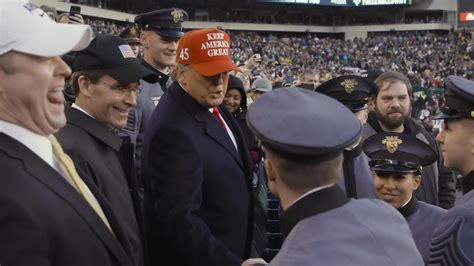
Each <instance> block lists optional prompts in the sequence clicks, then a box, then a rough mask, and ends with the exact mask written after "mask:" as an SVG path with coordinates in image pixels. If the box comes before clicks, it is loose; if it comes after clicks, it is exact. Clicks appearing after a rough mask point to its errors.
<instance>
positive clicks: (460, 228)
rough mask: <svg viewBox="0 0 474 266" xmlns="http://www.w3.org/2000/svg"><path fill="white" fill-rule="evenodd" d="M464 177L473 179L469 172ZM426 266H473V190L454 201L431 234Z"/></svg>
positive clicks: (473, 175)
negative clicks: (427, 264) (454, 203)
mask: <svg viewBox="0 0 474 266" xmlns="http://www.w3.org/2000/svg"><path fill="white" fill-rule="evenodd" d="M464 178H471V179H472V178H474V172H471V173H470V174H469V175H468V176H466V177H464ZM429 265H441V266H448V265H474V191H472V190H471V191H470V192H469V193H467V194H466V195H464V196H463V197H462V198H461V199H459V200H458V201H457V202H456V205H455V206H454V207H453V208H452V209H450V210H448V211H447V212H446V214H445V215H443V217H441V219H440V220H439V222H438V224H437V226H436V229H435V231H434V233H433V237H432V240H431V247H430V259H429Z"/></svg>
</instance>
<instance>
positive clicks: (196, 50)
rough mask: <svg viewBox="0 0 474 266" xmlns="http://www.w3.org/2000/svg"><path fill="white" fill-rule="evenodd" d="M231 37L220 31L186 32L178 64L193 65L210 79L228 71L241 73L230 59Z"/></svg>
mask: <svg viewBox="0 0 474 266" xmlns="http://www.w3.org/2000/svg"><path fill="white" fill-rule="evenodd" d="M230 52H231V49H230V37H229V35H227V33H225V32H224V31H222V30H219V29H202V30H193V31H189V32H186V33H185V34H184V35H183V37H182V38H181V40H180V41H179V45H178V54H177V56H176V62H177V63H178V64H183V65H191V67H192V68H193V69H194V70H196V71H197V72H198V73H199V74H201V75H203V76H206V77H209V76H214V75H217V74H220V73H222V72H226V71H231V70H235V71H240V69H239V68H238V67H237V66H236V65H235V64H234V63H233V62H232V59H231V57H230Z"/></svg>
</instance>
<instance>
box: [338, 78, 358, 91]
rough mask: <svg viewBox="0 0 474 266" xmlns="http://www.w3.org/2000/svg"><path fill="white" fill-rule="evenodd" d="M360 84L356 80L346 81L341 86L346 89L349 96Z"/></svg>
mask: <svg viewBox="0 0 474 266" xmlns="http://www.w3.org/2000/svg"><path fill="white" fill-rule="evenodd" d="M358 84H359V83H358V82H357V81H356V80H355V79H345V80H344V81H343V82H341V86H342V87H344V90H345V91H346V92H347V93H348V94H351V93H352V92H353V91H354V88H355V86H357V85H358Z"/></svg>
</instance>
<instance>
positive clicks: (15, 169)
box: [0, 0, 134, 266]
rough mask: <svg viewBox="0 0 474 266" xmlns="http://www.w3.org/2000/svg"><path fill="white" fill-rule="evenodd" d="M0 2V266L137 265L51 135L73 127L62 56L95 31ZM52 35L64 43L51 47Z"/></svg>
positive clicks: (96, 195)
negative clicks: (66, 103)
mask: <svg viewBox="0 0 474 266" xmlns="http://www.w3.org/2000/svg"><path fill="white" fill-rule="evenodd" d="M1 5H2V8H1V9H0V35H1V36H2V38H1V39H0V169H1V171H2V172H1V174H0V210H1V211H0V264H2V265H9V266H26V265H41V266H50V265H62V266H76V265H77V266H84V265H117V266H118V265H123V266H132V265H134V264H133V262H132V259H131V256H130V247H129V245H128V242H127V241H126V239H125V238H124V233H123V230H122V228H121V226H120V223H119V221H118V219H117V218H116V217H115V215H114V213H113V211H112V210H111V208H110V207H109V205H108V203H107V201H106V200H105V198H104V197H103V196H102V194H101V193H100V192H99V191H98V190H97V188H96V187H95V186H94V185H93V184H91V183H90V182H88V179H87V176H85V175H84V174H83V173H81V172H79V173H78V172H77V171H76V169H75V167H74V164H73V162H72V161H71V160H70V158H69V157H68V156H67V155H65V154H64V153H63V152H62V149H61V147H60V146H59V144H58V143H57V141H56V139H55V138H54V137H53V136H52V135H51V134H53V133H56V132H57V131H58V130H59V129H60V128H62V127H63V126H64V125H65V123H66V117H65V115H64V97H63V94H62V89H63V87H64V80H65V77H66V76H68V75H69V74H70V73H71V70H70V69H69V67H68V66H67V65H66V64H65V63H64V61H62V60H61V58H60V57H59V56H60V55H62V54H65V53H67V52H69V51H75V50H81V49H84V48H85V47H87V45H88V44H89V42H90V39H91V35H92V31H91V29H90V27H89V26H85V25H67V24H57V23H55V22H54V21H52V20H50V19H49V17H48V16H47V15H46V14H45V13H44V12H43V11H42V10H41V9H39V8H37V7H36V6H34V5H32V4H31V3H29V2H27V1H19V0H6V1H2V4H1ZM16 20H20V21H22V23H21V24H19V23H11V22H12V21H16ZM34 36H38V37H34ZM53 36H62V37H64V39H63V40H62V41H61V42H57V43H55V45H54V46H51V42H50V40H51V38H52V37H53Z"/></svg>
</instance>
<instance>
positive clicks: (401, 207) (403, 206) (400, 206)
mask: <svg viewBox="0 0 474 266" xmlns="http://www.w3.org/2000/svg"><path fill="white" fill-rule="evenodd" d="M412 197H413V194H412V195H411V196H410V198H409V199H408V200H407V202H405V204H403V205H402V206H400V208H403V207H405V206H407V204H408V202H410V200H411V198H412Z"/></svg>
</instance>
